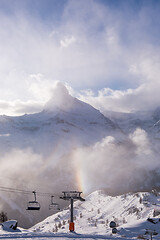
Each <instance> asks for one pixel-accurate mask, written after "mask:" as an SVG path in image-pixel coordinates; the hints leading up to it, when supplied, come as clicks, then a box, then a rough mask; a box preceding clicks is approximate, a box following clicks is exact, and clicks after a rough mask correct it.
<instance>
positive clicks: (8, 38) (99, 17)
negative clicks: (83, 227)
mask: <svg viewBox="0 0 160 240" xmlns="http://www.w3.org/2000/svg"><path fill="white" fill-rule="evenodd" d="M159 10H160V1H156V0H143V1H142V0H81V1H80V0H14V1H12V0H0V53H1V54H0V83H1V89H0V96H1V97H0V110H1V112H2V113H6V114H23V113H25V112H28V113H29V112H35V111H39V110H41V109H42V108H43V104H44V103H45V102H46V101H47V100H48V99H49V98H50V97H51V95H52V89H53V88H54V85H55V83H56V81H57V80H58V81H61V82H64V83H65V84H67V85H68V86H69V89H70V91H71V92H72V94H73V95H74V96H77V97H79V98H80V99H81V100H84V101H87V102H88V103H91V104H92V105H93V106H95V107H96V108H98V109H100V110H102V111H103V110H107V109H114V110H115V111H125V112H130V111H137V110H141V109H146V110H147V109H152V108H154V107H157V106H158V105H159V100H160V99H159V93H158V90H157V89H158V87H159V85H160V81H159V69H160V66H159V64H160V57H159V56H160V54H159V51H160V33H159V27H160V17H159ZM71 88H72V89H71ZM153 96H154V97H153ZM135 99H136V100H135ZM146 106H147V107H146ZM12 109H14V112H11V110H12ZM12 111H13V110H12Z"/></svg>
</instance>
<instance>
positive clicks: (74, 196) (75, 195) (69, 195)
mask: <svg viewBox="0 0 160 240" xmlns="http://www.w3.org/2000/svg"><path fill="white" fill-rule="evenodd" d="M62 193H63V196H62V197H60V199H63V200H70V202H71V213H70V223H69V230H70V232H73V231H74V222H73V202H74V200H80V201H85V199H84V198H82V197H81V194H82V192H78V191H63V192H62Z"/></svg>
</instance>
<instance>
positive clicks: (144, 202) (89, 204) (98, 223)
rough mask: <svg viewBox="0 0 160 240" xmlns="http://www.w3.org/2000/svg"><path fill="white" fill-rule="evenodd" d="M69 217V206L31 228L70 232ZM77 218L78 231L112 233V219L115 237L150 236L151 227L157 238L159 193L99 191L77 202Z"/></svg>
mask: <svg viewBox="0 0 160 240" xmlns="http://www.w3.org/2000/svg"><path fill="white" fill-rule="evenodd" d="M148 218H149V219H148ZM69 219H70V210H69V209H66V210H63V211H60V212H59V213H57V214H54V215H52V216H50V217H48V218H46V219H45V220H44V221H42V222H40V223H38V224H36V225H35V226H33V227H32V228H31V229H30V230H31V231H34V232H37V233H45V232H47V233H49V232H59V233H67V232H68V221H69ZM147 219H148V220H151V221H147ZM74 221H75V228H76V229H75V231H76V232H77V233H79V234H101V235H105V236H107V235H108V236H111V235H112V234H111V233H112V230H111V228H110V222H111V221H114V222H116V225H117V230H118V233H117V234H116V236H115V237H120V238H122V239H123V237H124V238H125V237H126V238H128V239H132V237H138V236H140V235H141V236H142V235H143V236H146V237H147V234H146V235H145V233H147V230H148V231H149V230H150V231H151V230H152V232H155V234H156V233H158V235H157V238H154V239H159V237H160V228H159V227H160V222H159V221H160V193H158V192H156V191H152V192H138V193H128V194H124V195H120V196H115V197H112V196H108V195H106V194H105V193H104V192H103V191H96V192H93V193H92V194H90V195H89V196H88V197H86V201H85V202H80V201H77V202H75V203H74ZM152 221H153V222H152ZM148 237H149V235H148Z"/></svg>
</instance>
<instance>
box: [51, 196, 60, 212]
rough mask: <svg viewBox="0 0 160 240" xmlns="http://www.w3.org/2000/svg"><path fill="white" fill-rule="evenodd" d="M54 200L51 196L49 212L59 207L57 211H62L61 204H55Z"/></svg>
mask: <svg viewBox="0 0 160 240" xmlns="http://www.w3.org/2000/svg"><path fill="white" fill-rule="evenodd" d="M53 198H54V196H51V204H50V205H49V210H51V209H54V208H55V207H57V210H60V207H59V204H58V203H55V202H53Z"/></svg>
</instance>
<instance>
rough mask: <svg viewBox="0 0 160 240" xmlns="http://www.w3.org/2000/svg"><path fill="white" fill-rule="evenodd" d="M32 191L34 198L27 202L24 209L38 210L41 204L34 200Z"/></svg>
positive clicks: (34, 192)
mask: <svg viewBox="0 0 160 240" xmlns="http://www.w3.org/2000/svg"><path fill="white" fill-rule="evenodd" d="M32 193H33V194H34V198H35V200H34V201H29V202H28V203H27V209H26V210H40V208H41V206H40V204H39V202H37V200H36V191H33V192H32Z"/></svg>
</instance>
